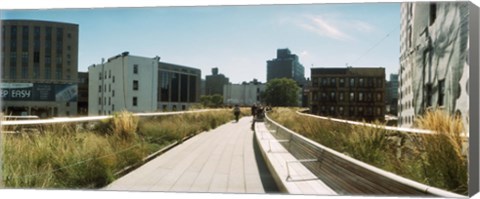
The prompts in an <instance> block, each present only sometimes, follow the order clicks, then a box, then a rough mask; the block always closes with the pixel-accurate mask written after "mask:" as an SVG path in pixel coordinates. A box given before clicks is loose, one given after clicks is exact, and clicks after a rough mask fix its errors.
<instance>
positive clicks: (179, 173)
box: [104, 117, 278, 193]
mask: <svg viewBox="0 0 480 199" xmlns="http://www.w3.org/2000/svg"><path fill="white" fill-rule="evenodd" d="M251 120H252V118H251V117H245V118H242V119H240V120H239V122H238V123H236V122H229V123H228V124H225V125H222V126H220V127H218V128H216V129H214V130H211V131H208V132H203V133H200V134H198V135H196V136H194V137H193V138H190V139H188V140H186V141H185V142H184V143H182V144H180V145H178V146H176V147H174V148H173V149H171V150H169V151H168V152H166V153H165V154H162V155H160V156H159V157H157V158H155V159H153V160H151V161H150V162H148V163H146V164H145V165H143V166H141V167H139V168H138V169H136V170H134V171H132V172H130V173H128V174H127V175H125V176H123V177H122V178H120V179H118V180H116V181H114V182H113V183H111V184H110V185H108V186H107V187H105V188H104V190H117V191H171V192H197V193H198V192H210V193H215V192H217V193H272V192H273V193H274V192H278V189H277V187H276V185H275V183H274V181H273V178H272V177H271V175H270V173H269V172H268V170H267V169H266V166H265V165H264V162H263V159H261V157H259V155H258V154H259V153H258V152H257V153H256V152H255V150H257V148H256V147H255V145H254V138H253V131H252V130H251V129H250V127H251ZM256 154H257V155H256Z"/></svg>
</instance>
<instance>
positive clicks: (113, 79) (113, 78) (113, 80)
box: [112, 75, 115, 83]
mask: <svg viewBox="0 0 480 199" xmlns="http://www.w3.org/2000/svg"><path fill="white" fill-rule="evenodd" d="M112 82H113V83H115V75H114V76H113V77H112Z"/></svg>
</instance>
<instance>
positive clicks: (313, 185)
mask: <svg viewBox="0 0 480 199" xmlns="http://www.w3.org/2000/svg"><path fill="white" fill-rule="evenodd" d="M255 139H256V141H257V144H258V146H259V148H260V151H261V153H262V156H263V158H264V159H265V162H266V164H267V166H268V168H269V170H270V172H271V174H272V176H273V178H274V179H275V182H276V184H277V186H278V187H279V189H280V190H281V191H282V192H286V193H290V194H302V195H303V194H309V195H337V193H336V192H335V191H333V190H332V189H331V188H330V187H328V186H327V185H326V184H325V183H324V182H323V181H321V180H320V179H318V178H317V177H316V176H315V175H314V174H313V173H312V172H310V171H309V170H308V169H307V168H306V167H305V166H303V164H301V163H302V162H307V161H317V160H316V159H296V158H295V157H294V156H293V155H291V154H290V153H289V152H288V151H287V149H285V147H283V146H282V144H281V143H282V142H288V141H289V140H277V139H276V138H275V137H274V136H273V135H272V134H271V133H270V132H269V131H268V129H267V128H266V127H265V124H264V123H263V122H255Z"/></svg>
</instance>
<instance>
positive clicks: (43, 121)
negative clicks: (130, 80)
mask: <svg viewBox="0 0 480 199" xmlns="http://www.w3.org/2000/svg"><path fill="white" fill-rule="evenodd" d="M215 110H221V109H205V110H195V111H178V112H155V113H134V114H133V115H134V116H139V117H146V116H165V115H180V114H185V113H199V112H207V111H215ZM110 118H113V115H104V116H89V117H63V118H62V117H58V118H51V119H38V120H2V121H1V125H2V126H14V125H37V124H54V123H72V122H91V121H100V120H105V119H110Z"/></svg>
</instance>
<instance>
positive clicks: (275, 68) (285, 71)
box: [267, 48, 305, 86]
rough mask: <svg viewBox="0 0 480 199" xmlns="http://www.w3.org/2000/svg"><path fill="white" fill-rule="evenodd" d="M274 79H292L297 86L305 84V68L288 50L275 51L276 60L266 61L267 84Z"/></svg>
mask: <svg viewBox="0 0 480 199" xmlns="http://www.w3.org/2000/svg"><path fill="white" fill-rule="evenodd" d="M276 78H290V79H293V80H295V81H296V82H297V84H298V85H299V86H303V85H304V84H305V68H304V67H303V65H302V64H300V62H299V60H298V56H297V55H295V54H292V53H291V52H290V50H289V49H288V48H285V49H277V58H274V59H272V60H268V61H267V82H268V81H270V80H272V79H276Z"/></svg>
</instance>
